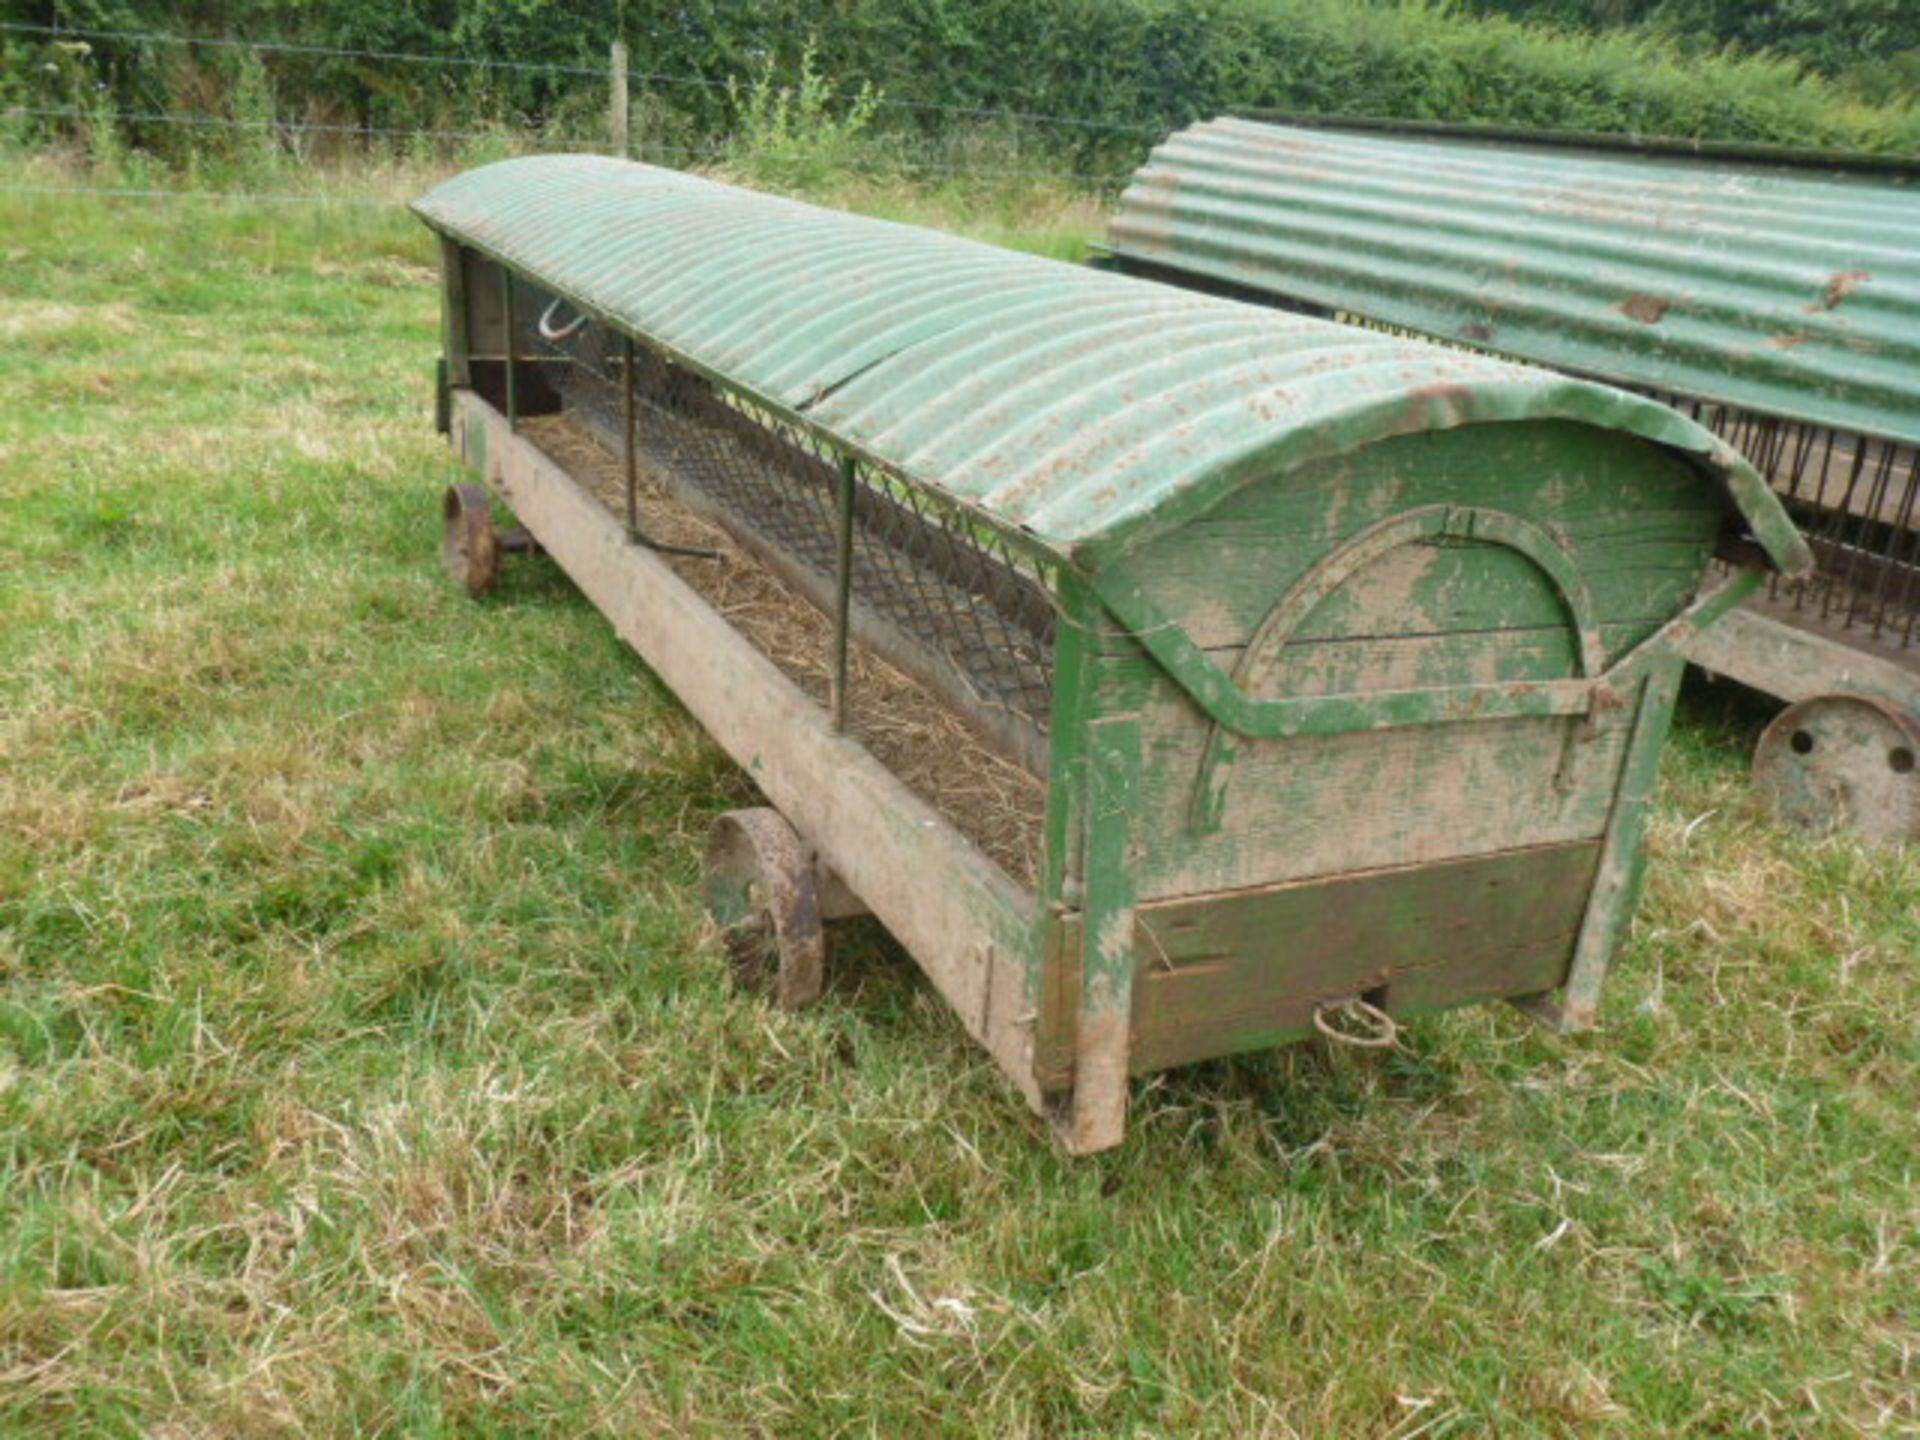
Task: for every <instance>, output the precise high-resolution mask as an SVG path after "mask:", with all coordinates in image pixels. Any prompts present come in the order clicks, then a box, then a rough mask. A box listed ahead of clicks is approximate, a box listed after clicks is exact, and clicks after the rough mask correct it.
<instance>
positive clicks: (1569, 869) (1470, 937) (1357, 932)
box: [1130, 840, 1600, 1074]
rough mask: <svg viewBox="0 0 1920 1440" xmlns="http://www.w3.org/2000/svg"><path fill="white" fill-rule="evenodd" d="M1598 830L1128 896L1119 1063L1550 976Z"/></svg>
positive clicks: (1170, 1059) (1500, 992) (1439, 1002)
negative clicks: (1334, 1009) (1129, 971)
mask: <svg viewBox="0 0 1920 1440" xmlns="http://www.w3.org/2000/svg"><path fill="white" fill-rule="evenodd" d="M1599 855H1600V843H1599V841H1597V840H1592V841H1580V842H1576V843H1571V844H1559V845H1541V846H1534V847H1530V848H1528V849H1525V850H1511V851H1504V852H1501V853H1499V854H1494V855H1480V856H1473V857H1470V858H1468V859H1464V860H1450V861H1443V862H1441V863H1438V864H1431V865H1419V866H1405V867H1399V868H1395V869H1392V870H1381V871H1370V872H1366V873H1362V874H1350V875H1343V876H1338V877H1335V878H1333V879H1328V880H1308V881H1297V882H1294V883H1290V884H1285V885H1273V886H1262V887H1257V888H1254V889H1249V890H1237V891H1230V892H1227V893H1224V894H1216V895H1205V896H1194V897H1189V898H1185V899H1180V900H1168V901H1162V902H1159V903H1157V904H1152V905H1146V906H1142V907H1141V908H1140V909H1139V911H1138V912H1137V913H1136V915H1135V922H1134V943H1135V947H1136V955H1137V956H1138V964H1139V973H1138V977H1137V979H1136V980H1135V988H1134V1000H1133V1044H1132V1059H1131V1063H1130V1068H1131V1069H1132V1070H1133V1072H1134V1073H1135V1074H1143V1073H1145V1072H1147V1071H1152V1070H1164V1069H1167V1068H1169V1067H1171V1066H1175V1065H1184V1064H1187V1063H1189V1062H1191V1061H1195V1060H1204V1059H1207V1058H1209V1057H1211V1056H1215V1055H1226V1054H1231V1053H1233V1052H1235V1051H1239V1050H1250V1049H1255V1048H1258V1047H1261V1046H1266V1045H1273V1044H1278V1043H1281V1042H1284V1041H1288V1040H1293V1039H1298V1038H1300V1037H1301V1036H1303V1035H1305V1034H1307V1033H1309V1032H1310V1031H1311V1030H1312V1028H1313V1012H1314V1009H1315V1007H1316V1006H1318V1005H1321V1004H1323V1003H1325V1002H1327V1001H1329V1000H1337V999H1341V998H1344V997H1346V996H1351V995H1357V994H1362V993H1364V994H1366V995H1367V996H1368V997H1369V998H1370V999H1372V1000H1373V1002H1374V1003H1375V1004H1379V1005H1381V1006H1382V1007H1383V1008H1384V1009H1386V1010H1387V1011H1388V1012H1389V1013H1390V1014H1392V1015H1395V1016H1406V1015H1410V1014H1415V1013H1418V1012H1421V1011H1427V1010H1441V1009H1446V1008H1449V1007H1451V1006H1455V1005H1463V1004H1467V1003H1469V1002H1472V1001H1477V1000H1491V999H1497V998H1503V997H1506V996H1512V995H1525V994H1530V993H1534V992H1537V991H1542V990H1551V989H1553V988H1554V987H1555V986H1557V985H1559V984H1560V983H1561V982H1562V981H1563V980H1564V979H1565V978H1566V973H1567V966H1568V963H1569V962H1570V960H1571V959H1572V955H1573V948H1574V942H1575V940H1576V938H1577V936H1578V934H1579V930H1580V921H1581V917H1582V915H1583V914H1584V913H1585V910H1586V904H1587V897H1588V895H1589V893H1590V892H1591V891H1592V888H1593V882H1594V876H1595V872H1596V869H1597V866H1598V863H1599Z"/></svg>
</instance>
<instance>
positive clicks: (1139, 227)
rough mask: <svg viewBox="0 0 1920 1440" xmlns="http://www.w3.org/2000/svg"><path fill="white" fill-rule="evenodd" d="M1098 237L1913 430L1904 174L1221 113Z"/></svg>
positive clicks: (1349, 306) (1638, 377)
mask: <svg viewBox="0 0 1920 1440" xmlns="http://www.w3.org/2000/svg"><path fill="white" fill-rule="evenodd" d="M1109 248H1110V250H1111V251H1112V252H1113V253H1114V254H1115V255H1117V256H1119V257H1121V258H1122V259H1123V260H1126V261H1133V262H1144V263H1146V264H1149V265H1152V266H1155V267H1164V268H1165V269H1167V270H1169V271H1176V272H1179V273H1181V274H1183V275H1187V276H1195V277H1200V278H1202V279H1204V280H1210V281H1215V282H1224V283H1226V284H1229V285H1233V286H1240V287H1246V288H1248V289H1251V290H1256V291H1261V292H1265V293H1269V294H1273V295H1275V296H1281V297H1288V298H1292V299H1296V300H1304V301H1308V302H1311V303H1312V304H1315V305H1318V306H1323V307H1326V308H1327V309H1330V310H1337V311H1347V312H1351V313H1354V314H1358V315H1361V316H1364V317H1366V318H1368V319H1370V320H1374V321H1378V322H1381V323H1384V324H1388V325H1395V326H1401V327H1404V328H1406V329H1409V330H1414V331H1418V332H1420V333H1422V334H1426V335H1433V336H1436V337H1440V338H1444V339H1447V340H1453V341H1458V342H1460V343H1462V344H1466V345H1471V346H1474V347H1476V348H1479V349H1484V350H1490V351H1494V352H1497V353H1500V354H1503V355H1509V356H1515V357H1518V358H1521V359H1525V360H1530V361H1535V362H1538V363H1540V364H1543V365H1551V366H1555V367H1557V368H1564V369H1567V370H1572V371H1575V372H1578V373H1581V374H1586V375H1594V376H1599V377H1602V378H1605V379H1608V380H1611V381H1614V382H1616V383H1619V384H1626V385H1633V386H1637V387H1643V388H1647V389H1652V390H1658V391H1663V392H1666V393H1669V394H1675V395H1682V396H1689V397H1691V396H1698V397H1701V398H1704V399H1709V400H1714V401H1719V402H1722V403H1726V404H1731V405H1735V406H1738V407H1740V408H1742V409H1745V410H1752V411H1758V412H1761V413H1764V414H1771V415H1781V416H1787V417H1791V418H1795V419H1805V420H1810V421H1813V422H1815V423H1818V424H1823V425H1831V426H1834V427H1836V428H1838V429H1843V430H1853V431H1859V432H1862V433H1865V434H1868V435H1874V436H1880V437H1883V438H1886V439H1890V440H1899V441H1906V442H1914V443H1920V187H1916V186H1915V185H1914V184H1912V183H1910V182H1904V181H1902V180H1900V179H1898V178H1893V177H1889V176H1884V175H1882V176H1874V175H1857V176H1846V175H1842V174H1839V173H1836V174H1835V175H1833V176H1832V177H1830V178H1829V177H1826V176H1821V175H1819V174H1818V173H1817V172H1814V173H1810V172H1808V171H1806V170H1792V171H1789V170H1783V169H1777V168H1775V169H1769V168H1767V167H1765V166H1759V165H1736V164H1732V163H1729V162H1727V161H1722V160H1700V159H1680V158H1654V157H1610V158H1602V157H1600V156H1596V155H1592V154H1586V153H1581V152H1577V151H1568V150H1561V149H1554V150H1548V149H1540V148H1533V149H1528V148H1526V147H1515V146H1512V145H1507V144H1501V143H1493V142H1488V141H1472V140H1466V139H1462V138H1458V137H1449V138H1411V137H1400V136H1393V135H1383V134H1378V133H1353V132H1341V131H1338V130H1322V129H1303V128H1298V127H1289V126H1279V125H1268V124H1261V123H1257V122H1254V121H1249V120H1215V121H1210V122H1207V123H1205V124H1200V125H1195V126H1192V127H1191V128H1189V129H1187V130H1183V131H1181V132H1180V133H1179V134H1177V135H1175V136H1173V137H1172V138H1171V139H1169V140H1168V141H1167V142H1166V143H1164V144H1163V145H1161V146H1160V147H1159V148H1158V149H1156V150H1155V151H1154V153H1153V155H1152V157H1151V158H1150V159H1149V160H1148V161H1147V163H1146V165H1145V166H1143V167H1142V168H1141V170H1140V171H1139V172H1138V174H1136V175H1135V176H1134V179H1133V183H1132V184H1131V185H1130V186H1129V187H1128V189H1127V191H1126V194H1125V195H1124V197H1123V198H1122V200H1121V203H1120V206H1119V209H1118V211H1117V212H1116V214H1115V216H1114V218H1113V222H1112V226H1111V230H1110V232H1109Z"/></svg>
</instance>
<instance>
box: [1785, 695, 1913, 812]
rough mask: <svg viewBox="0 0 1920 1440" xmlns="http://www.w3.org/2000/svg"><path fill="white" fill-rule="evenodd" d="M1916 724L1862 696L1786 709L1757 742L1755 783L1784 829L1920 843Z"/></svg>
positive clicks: (1894, 709)
mask: <svg viewBox="0 0 1920 1440" xmlns="http://www.w3.org/2000/svg"><path fill="white" fill-rule="evenodd" d="M1917 757H1920V717H1916V716H1914V715H1912V714H1910V713H1909V712H1907V711H1905V710H1902V709H1900V708H1899V707H1898V706H1895V705H1889V704H1886V703H1885V702H1884V701H1880V700H1873V699H1869V698H1868V697H1866V696H1864V695H1818V696H1815V697H1814V698H1813V699H1811V700H1802V701H1800V702H1799V703H1798V704H1794V705H1789V706H1788V707H1787V708H1786V709H1785V710H1782V711H1781V712H1780V714H1779V715H1778V716H1777V717H1775V719H1774V722H1773V723H1772V724H1771V725H1769V726H1768V727H1767V729H1766V733H1765V734H1763V735H1762V736H1761V737H1760V745H1759V748H1758V749H1756V750H1755V751H1754V756H1753V778H1754V781H1755V783H1756V784H1758V785H1759V786H1760V788H1761V789H1762V790H1763V791H1765V792H1766V794H1767V796H1768V798H1770V799H1771V800H1772V801H1773V806H1774V809H1775V810H1776V811H1777V812H1778V813H1779V815H1780V816H1781V818H1782V819H1784V820H1786V821H1788V822H1789V823H1790V824H1794V825H1799V826H1803V827H1805V828H1807V829H1828V828H1832V827H1835V826H1844V827H1846V828H1847V829H1850V830H1853V831H1854V832H1856V833H1857V834H1859V835H1861V836H1863V837H1865V838H1867V839H1870V840H1916V839H1920V769H1916V767H1915V762H1916V758H1917Z"/></svg>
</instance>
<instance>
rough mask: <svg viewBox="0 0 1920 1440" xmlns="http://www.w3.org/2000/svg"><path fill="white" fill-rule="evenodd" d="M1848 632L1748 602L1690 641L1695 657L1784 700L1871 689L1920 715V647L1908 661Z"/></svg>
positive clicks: (1871, 692) (1864, 692)
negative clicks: (1879, 651) (1858, 642)
mask: <svg viewBox="0 0 1920 1440" xmlns="http://www.w3.org/2000/svg"><path fill="white" fill-rule="evenodd" d="M1846 633H1847V632H1845V631H1843V630H1840V629H1838V628H1837V627H1836V628H1834V629H1831V630H1827V629H1825V628H1814V626H1813V625H1805V626H1803V625H1796V624H1794V623H1792V621H1791V620H1789V619H1787V618H1785V617H1784V616H1781V615H1775V614H1769V613H1768V611H1767V608H1766V606H1765V602H1761V603H1759V604H1751V603H1750V604H1748V605H1746V606H1743V607H1742V608H1741V609H1738V610H1736V611H1734V612H1733V613H1732V614H1731V615H1728V616H1726V617H1725V618H1724V619H1722V620H1721V621H1720V623H1719V624H1717V625H1714V626H1712V627H1710V628H1709V629H1707V630H1706V631H1704V632H1702V633H1701V634H1700V635H1698V636H1696V637H1695V638H1694V640H1693V643H1692V644H1690V645H1689V646H1688V647H1687V658H1688V659H1689V660H1691V661H1693V663H1694V664H1696V665H1698V666H1700V667H1702V668H1703V669H1706V670H1711V671H1713V672H1714V673H1715V674H1717V675H1725V676H1726V677H1727V678H1728V679H1730V680H1738V681H1739V682H1740V683H1741V684H1742V685H1751V686H1753V688H1754V689H1756V690H1764V691H1765V692H1766V693H1767V694H1769V695H1773V696H1776V697H1777V698H1779V699H1781V700H1787V701H1795V700H1810V699H1812V698H1813V697H1814V696H1816V695H1871V696H1873V697H1874V698H1875V699H1879V700H1885V701H1887V702H1888V703H1889V704H1893V705H1899V706H1902V707H1904V708H1906V709H1908V710H1911V711H1913V712H1915V713H1916V714H1920V652H1914V653H1913V654H1912V657H1911V659H1910V660H1908V661H1907V662H1906V663H1902V661H1901V660H1900V659H1898V658H1895V657H1894V655H1893V653H1892V647H1887V648H1888V651H1889V653H1888V654H1886V655H1882V654H1877V653H1875V652H1874V650H1873V649H1872V648H1869V647H1868V646H1867V645H1856V644H1851V643H1849V641H1848V640H1847V638H1845V637H1846Z"/></svg>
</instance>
